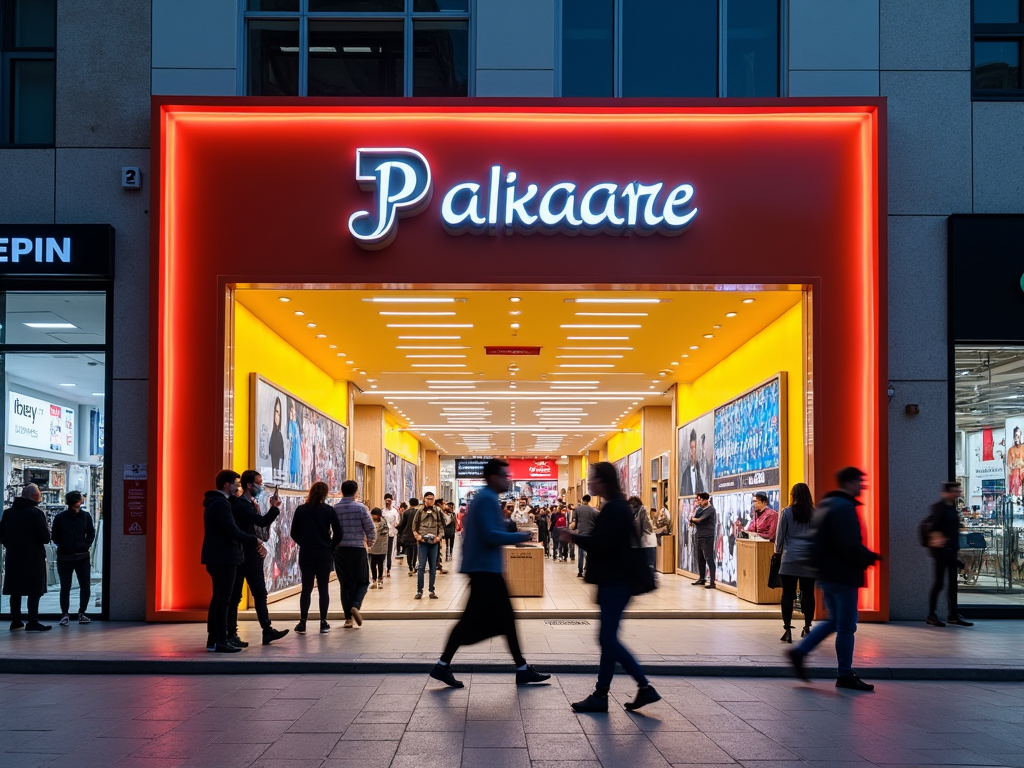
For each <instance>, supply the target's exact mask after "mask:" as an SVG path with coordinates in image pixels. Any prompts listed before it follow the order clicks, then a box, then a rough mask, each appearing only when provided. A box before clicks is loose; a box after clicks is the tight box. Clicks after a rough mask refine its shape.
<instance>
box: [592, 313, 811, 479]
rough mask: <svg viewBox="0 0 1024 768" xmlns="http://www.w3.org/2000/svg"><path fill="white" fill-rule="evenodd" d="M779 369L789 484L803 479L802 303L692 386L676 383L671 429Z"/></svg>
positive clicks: (803, 361) (743, 390) (755, 384)
mask: <svg viewBox="0 0 1024 768" xmlns="http://www.w3.org/2000/svg"><path fill="white" fill-rule="evenodd" d="M779 371H786V373H787V387H788V389H787V391H788V396H787V407H788V423H787V429H788V433H789V434H788V439H789V446H788V451H787V452H788V455H789V465H788V482H789V484H790V486H792V485H793V483H801V482H805V477H806V473H805V467H804V443H805V435H804V383H805V382H806V372H805V360H804V327H803V304H802V302H801V303H800V304H797V305H796V306H794V307H793V308H791V309H789V310H787V311H786V313H785V314H784V315H782V317H780V318H779V319H778V320H776V321H775V322H773V323H772V324H771V325H769V326H768V327H767V328H765V329H764V330H763V331H761V332H760V333H759V334H757V335H756V336H754V337H753V338H752V339H750V341H748V342H747V343H746V344H744V345H743V346H742V347H740V348H739V349H737V350H736V351H735V352H733V353H732V354H731V355H729V357H727V358H726V359H725V360H723V361H722V362H720V363H719V364H718V365H716V366H715V367H714V368H712V369H711V370H710V371H708V372H707V373H705V374H704V375H703V376H701V377H699V378H698V379H696V380H695V381H694V382H693V383H692V384H680V385H679V386H678V387H677V390H676V392H677V394H676V427H677V428H678V427H680V426H682V425H683V424H686V423H688V422H689V421H691V420H693V419H694V418H696V417H698V416H701V415H702V414H705V413H707V412H708V411H712V410H714V409H715V408H717V407H718V406H720V405H722V404H723V403H725V402H727V401H729V400H731V399H732V398H734V397H736V396H737V395H739V394H740V393H741V392H745V391H746V390H748V389H751V388H752V387H755V386H757V385H758V384H759V383H761V382H762V381H764V380H765V379H768V378H770V377H771V376H772V375H774V374H776V373H778V372H779ZM609 445H610V443H609ZM783 493H784V495H785V494H786V493H788V489H783Z"/></svg>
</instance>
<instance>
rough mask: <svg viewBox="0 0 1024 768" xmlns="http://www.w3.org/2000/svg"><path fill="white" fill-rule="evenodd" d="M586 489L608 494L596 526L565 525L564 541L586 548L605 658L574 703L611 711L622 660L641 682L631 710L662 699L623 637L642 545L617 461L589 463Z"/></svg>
mask: <svg viewBox="0 0 1024 768" xmlns="http://www.w3.org/2000/svg"><path fill="white" fill-rule="evenodd" d="M587 486H588V490H589V492H590V493H591V494H593V495H594V496H600V497H601V498H602V499H605V502H604V504H603V505H602V506H601V511H600V512H599V513H598V515H597V518H596V520H595V521H594V531H593V533H591V534H590V535H589V536H581V535H579V534H576V533H574V532H572V531H570V530H569V529H567V528H563V529H562V532H561V536H562V540H563V541H571V542H575V543H576V544H578V545H579V546H580V547H582V548H583V549H584V550H586V553H587V565H586V568H587V570H586V576H585V578H586V581H587V583H589V584H596V585H597V604H598V605H599V606H600V608H601V629H600V633H599V635H598V639H599V641H600V643H601V661H600V666H599V667H598V673H597V686H596V687H595V688H594V692H593V693H592V694H590V695H589V696H588V697H587V698H585V699H584V700H583V701H577V702H575V703H574V704H573V705H572V708H573V709H574V710H576V711H577V712H607V711H608V690H609V689H610V688H611V685H612V676H613V675H614V674H615V664H616V662H618V663H619V664H621V665H622V667H623V668H624V669H625V670H626V671H627V672H628V673H629V674H630V675H632V676H633V679H634V680H636V684H637V686H638V689H637V692H636V698H635V699H634V700H633V701H631V702H629V703H628V704H626V709H628V710H630V711H633V710H635V709H639V708H640V707H642V706H644V705H646V704H651V703H653V702H655V701H658V700H660V699H661V696H660V695H659V694H658V692H657V691H656V690H654V686H652V685H651V684H650V683H649V682H648V681H647V677H646V676H645V675H644V672H643V669H641V667H640V664H639V662H637V660H636V659H634V658H633V654H631V653H630V652H629V650H628V649H627V648H626V647H625V646H624V645H623V644H622V643H621V642H619V623H620V622H621V621H622V613H623V611H625V610H626V606H627V605H628V604H629V599H630V597H631V596H632V592H631V590H630V585H629V582H628V581H627V578H628V574H629V568H630V565H631V561H632V560H633V553H632V552H631V551H630V550H631V549H632V548H634V547H639V546H640V541H639V538H638V536H637V531H636V524H635V521H634V519H633V510H632V509H630V506H629V502H627V501H626V497H625V496H624V495H623V493H622V489H621V488H620V486H619V474H618V472H617V471H616V470H615V465H613V464H611V463H609V462H607V461H601V462H598V463H597V464H592V465H591V466H590V472H589V477H588V478H587Z"/></svg>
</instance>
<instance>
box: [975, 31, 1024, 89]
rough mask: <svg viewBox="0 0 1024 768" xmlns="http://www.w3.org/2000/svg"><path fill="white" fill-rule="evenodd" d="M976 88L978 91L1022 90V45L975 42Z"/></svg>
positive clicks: (1007, 42) (1011, 42)
mask: <svg viewBox="0 0 1024 768" xmlns="http://www.w3.org/2000/svg"><path fill="white" fill-rule="evenodd" d="M974 87H975V88H976V89H978V90H1008V89H1015V88H1020V44H1019V43H1017V42H1016V41H1013V40H985V41H978V42H975V43H974Z"/></svg>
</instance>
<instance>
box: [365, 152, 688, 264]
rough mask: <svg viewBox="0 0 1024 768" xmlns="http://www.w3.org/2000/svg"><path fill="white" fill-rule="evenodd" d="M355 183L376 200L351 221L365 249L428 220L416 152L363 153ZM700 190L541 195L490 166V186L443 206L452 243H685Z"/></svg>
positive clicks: (619, 187) (461, 191)
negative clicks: (485, 237)
mask: <svg viewBox="0 0 1024 768" xmlns="http://www.w3.org/2000/svg"><path fill="white" fill-rule="evenodd" d="M356 180H357V181H358V182H359V185H360V187H362V188H363V189H365V190H367V191H372V192H374V194H375V198H376V203H375V206H374V209H373V211H358V212H356V213H354V214H352V216H351V217H350V218H349V222H348V228H349V232H351V233H352V237H354V238H355V240H356V242H357V243H358V244H359V245H360V246H362V247H363V248H367V249H370V250H374V249H378V248H384V247H385V246H387V245H389V244H390V243H391V241H392V240H394V239H395V235H396V234H397V232H398V219H399V218H403V217H405V216H413V215H415V214H417V213H420V212H422V211H423V210H424V209H425V208H426V207H427V206H428V205H429V204H430V200H431V197H432V195H433V180H432V178H431V173H430V164H429V163H428V162H427V159H426V158H425V157H424V156H423V155H422V154H420V153H419V152H417V151H416V150H413V149H402V148H364V149H358V150H356ZM693 194H694V191H693V185H691V184H678V185H676V186H674V187H671V188H668V187H666V185H665V183H664V182H661V181H656V182H653V183H650V184H648V183H644V182H640V181H631V182H628V183H617V182H611V181H607V182H602V183H600V184H595V185H593V186H591V187H589V188H584V187H581V186H578V185H577V184H575V183H574V182H571V181H563V182H559V183H557V184H554V185H552V186H550V187H548V188H547V189H545V190H543V191H542V190H541V188H540V186H539V185H537V184H534V183H532V182H529V181H528V180H521V179H520V178H519V174H518V172H517V171H515V170H503V169H502V167H501V166H500V165H493V166H491V168H490V170H489V172H488V174H487V180H486V182H485V183H479V182H477V181H464V182H461V183H459V184H455V185H454V186H453V187H451V188H450V189H449V190H448V191H447V192H446V193H445V194H444V197H443V198H442V201H441V221H442V223H443V225H444V228H445V229H446V230H447V231H448V232H449V233H450V234H453V235H460V234H463V233H466V232H468V233H470V234H478V235H479V234H492V235H494V234H497V232H498V229H499V228H502V229H504V231H505V234H507V235H511V234H512V233H513V232H520V233H523V234H529V233H531V232H542V233H544V234H556V233H561V234H567V235H575V234H577V233H583V234H597V233H599V232H606V233H608V234H613V235H628V234H631V233H636V234H638V235H651V234H654V233H658V234H661V235H667V236H672V235H678V234H679V233H680V232H682V231H683V230H684V229H686V227H687V226H689V224H690V222H692V221H693V218H694V216H696V215H697V209H696V208H693V207H692V206H691V201H692V200H693Z"/></svg>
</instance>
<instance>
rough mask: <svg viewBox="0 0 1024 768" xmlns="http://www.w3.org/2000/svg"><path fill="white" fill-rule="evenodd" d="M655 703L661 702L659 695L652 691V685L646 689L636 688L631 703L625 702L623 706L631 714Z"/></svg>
mask: <svg viewBox="0 0 1024 768" xmlns="http://www.w3.org/2000/svg"><path fill="white" fill-rule="evenodd" d="M656 701H661V694H660V693H658V692H657V691H656V690H654V686H653V685H648V686H647V687H646V688H637V689H636V698H635V699H633V700H632V701H627V702H626V703H625V705H624V706H625V707H626V709H628V710H629V711H630V712H633V711H635V710H637V709H640V707H645V706H647V705H648V704H653V703H654V702H656Z"/></svg>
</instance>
